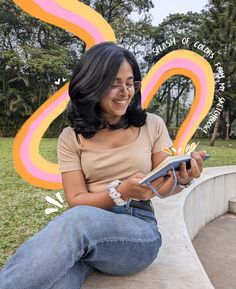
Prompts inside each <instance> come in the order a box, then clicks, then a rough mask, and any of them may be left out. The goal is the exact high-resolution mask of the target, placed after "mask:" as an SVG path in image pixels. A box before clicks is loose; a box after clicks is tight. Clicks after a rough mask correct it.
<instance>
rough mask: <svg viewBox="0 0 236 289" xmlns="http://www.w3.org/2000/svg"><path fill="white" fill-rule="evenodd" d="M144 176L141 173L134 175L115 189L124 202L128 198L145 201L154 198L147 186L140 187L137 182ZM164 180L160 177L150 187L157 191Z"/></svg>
mask: <svg viewBox="0 0 236 289" xmlns="http://www.w3.org/2000/svg"><path fill="white" fill-rule="evenodd" d="M144 176H145V175H144V174H142V173H139V172H138V173H136V174H134V175H132V176H130V177H129V178H127V179H126V180H125V181H123V182H122V184H120V185H119V186H118V188H117V191H118V192H120V193H121V196H122V198H123V199H124V200H128V199H130V198H132V199H137V200H143V201H147V200H150V199H151V198H152V197H154V196H155V193H153V191H152V190H151V188H149V186H147V185H140V184H139V181H140V180H141V179H142V178H143V177H144ZM163 181H164V178H163V177H160V178H158V179H156V180H155V181H153V182H152V185H153V186H154V187H155V188H156V189H158V187H159V186H160V185H161V184H162V183H163Z"/></svg>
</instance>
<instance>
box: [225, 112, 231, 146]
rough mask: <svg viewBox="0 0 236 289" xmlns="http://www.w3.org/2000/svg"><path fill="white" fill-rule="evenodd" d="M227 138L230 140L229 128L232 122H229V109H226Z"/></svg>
mask: <svg viewBox="0 0 236 289" xmlns="http://www.w3.org/2000/svg"><path fill="white" fill-rule="evenodd" d="M225 126H226V128H225V131H226V134H225V140H229V128H230V123H229V110H226V111H225Z"/></svg>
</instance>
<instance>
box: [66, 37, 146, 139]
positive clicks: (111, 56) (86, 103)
mask: <svg viewBox="0 0 236 289" xmlns="http://www.w3.org/2000/svg"><path fill="white" fill-rule="evenodd" d="M124 60H127V61H128V62H129V64H130V65H131V67H132V70H133V75H134V81H141V74H140V70H139V66H138V64H137V61H136V59H135V58H134V56H133V55H132V54H131V53H130V52H129V51H128V50H126V49H124V48H122V47H119V46H117V45H116V44H115V43H113V42H103V43H100V44H97V45H95V46H93V47H92V48H90V49H89V50H87V51H86V52H85V53H84V54H83V55H82V57H81V59H80V61H79V63H78V64H77V66H76V67H75V69H74V72H73V75H72V78H71V80H70V84H69V95H70V102H69V105H68V107H67V116H68V119H69V121H70V124H71V127H72V128H73V129H74V131H75V133H76V134H82V136H83V137H85V138H90V137H92V136H94V135H95V134H96V132H97V131H98V130H99V129H103V128H106V127H110V128H111V129H119V128H128V127H129V126H130V125H133V126H136V127H139V126H142V125H144V124H145V122H146V117H147V115H146V111H145V110H144V109H142V107H141V93H140V91H139V92H137V93H135V95H134V97H133V98H132V100H131V102H130V104H129V106H128V108H127V110H126V113H125V114H124V115H123V116H122V117H121V119H120V121H119V122H118V123H117V124H115V125H111V124H108V123H107V122H106V121H105V119H103V117H102V113H101V110H100V107H99V102H100V100H101V99H102V97H103V96H104V95H106V94H107V92H108V91H109V89H110V87H111V85H112V83H113V82H114V80H115V78H116V76H117V73H118V70H119V68H120V65H121V64H122V62H123V61H124Z"/></svg>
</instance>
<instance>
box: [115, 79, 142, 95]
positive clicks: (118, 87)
mask: <svg viewBox="0 0 236 289" xmlns="http://www.w3.org/2000/svg"><path fill="white" fill-rule="evenodd" d="M124 86H125V87H126V89H127V90H128V91H129V92H134V93H137V92H138V91H139V90H140V88H141V81H134V82H132V83H129V84H112V86H111V89H112V90H113V91H117V92H120V91H122V90H123V89H124Z"/></svg>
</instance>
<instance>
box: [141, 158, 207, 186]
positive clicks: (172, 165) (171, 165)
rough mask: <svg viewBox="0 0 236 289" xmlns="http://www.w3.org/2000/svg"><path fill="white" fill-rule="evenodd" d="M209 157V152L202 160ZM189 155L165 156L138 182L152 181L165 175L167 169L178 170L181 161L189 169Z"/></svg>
mask: <svg viewBox="0 0 236 289" xmlns="http://www.w3.org/2000/svg"><path fill="white" fill-rule="evenodd" d="M209 157H210V155H209V154H206V155H205V157H204V158H203V160H206V159H208V158H209ZM190 160H191V156H190V155H184V156H171V157H167V158H166V159H165V160H164V161H163V162H161V163H160V164H159V165H158V166H157V167H156V168H155V169H153V170H152V171H151V172H150V173H148V174H147V175H146V176H145V177H143V178H142V179H141V180H140V181H139V184H150V183H151V182H152V181H154V180H155V179H157V178H159V177H164V176H166V175H167V173H168V171H170V170H172V169H174V170H175V171H178V170H180V165H181V162H183V161H184V162H186V168H187V169H190V167H191V164H190Z"/></svg>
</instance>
